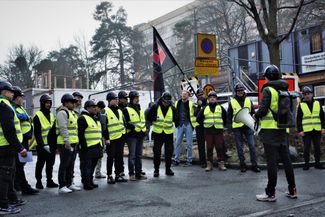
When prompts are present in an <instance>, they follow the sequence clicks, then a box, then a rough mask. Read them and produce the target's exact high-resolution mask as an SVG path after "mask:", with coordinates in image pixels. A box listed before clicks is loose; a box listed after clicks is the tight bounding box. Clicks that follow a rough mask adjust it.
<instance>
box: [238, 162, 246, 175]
mask: <svg viewBox="0 0 325 217" xmlns="http://www.w3.org/2000/svg"><path fill="white" fill-rule="evenodd" d="M239 167H240V172H242V173H244V172H246V171H247V166H246V164H240V166H239Z"/></svg>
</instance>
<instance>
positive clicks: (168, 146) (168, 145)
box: [153, 133, 174, 170]
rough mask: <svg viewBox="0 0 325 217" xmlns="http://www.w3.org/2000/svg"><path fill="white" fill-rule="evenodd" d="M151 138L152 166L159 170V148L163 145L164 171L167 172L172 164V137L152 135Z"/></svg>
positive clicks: (163, 134) (169, 135)
mask: <svg viewBox="0 0 325 217" xmlns="http://www.w3.org/2000/svg"><path fill="white" fill-rule="evenodd" d="M153 137H154V138H153V139H154V142H153V164H154V167H155V170H159V166H160V162H161V148H162V146H163V145H165V163H166V165H165V166H166V170H169V169H170V167H171V164H172V156H173V152H174V135H173V134H165V133H162V134H157V133H153Z"/></svg>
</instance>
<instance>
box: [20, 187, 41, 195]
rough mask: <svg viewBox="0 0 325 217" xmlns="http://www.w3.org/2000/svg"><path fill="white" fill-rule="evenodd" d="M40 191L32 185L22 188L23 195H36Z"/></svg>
mask: <svg viewBox="0 0 325 217" xmlns="http://www.w3.org/2000/svg"><path fill="white" fill-rule="evenodd" d="M38 193H39V190H36V189H34V188H32V187H29V188H27V189H23V190H21V194H22V195H35V194H38Z"/></svg>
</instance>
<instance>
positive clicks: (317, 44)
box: [310, 32, 323, 54]
mask: <svg viewBox="0 0 325 217" xmlns="http://www.w3.org/2000/svg"><path fill="white" fill-rule="evenodd" d="M310 51H311V52H310V53H312V54H313V53H318V52H322V51H323V45H322V35H321V32H312V33H311V37H310Z"/></svg>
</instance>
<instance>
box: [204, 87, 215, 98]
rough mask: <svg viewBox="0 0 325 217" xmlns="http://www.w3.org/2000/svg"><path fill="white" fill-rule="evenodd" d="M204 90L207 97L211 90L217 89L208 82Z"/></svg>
mask: <svg viewBox="0 0 325 217" xmlns="http://www.w3.org/2000/svg"><path fill="white" fill-rule="evenodd" d="M203 91H204V94H205V96H206V97H207V96H208V94H209V93H210V92H211V91H215V89H214V86H213V85H212V84H206V85H205V86H204V87H203Z"/></svg>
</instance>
